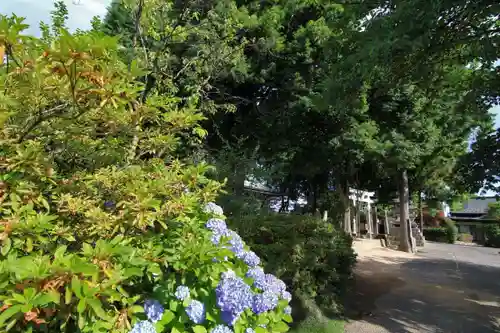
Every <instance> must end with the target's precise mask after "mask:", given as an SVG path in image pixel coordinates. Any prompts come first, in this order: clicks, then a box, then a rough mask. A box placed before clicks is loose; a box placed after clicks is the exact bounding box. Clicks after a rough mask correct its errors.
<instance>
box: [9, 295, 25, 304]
mask: <svg viewBox="0 0 500 333" xmlns="http://www.w3.org/2000/svg"><path fill="white" fill-rule="evenodd" d="M11 297H12V298H14V299H15V300H16V301H17V302H18V303H21V304H25V303H26V299H25V298H24V296H23V295H21V294H17V293H16V294H12V295H11Z"/></svg>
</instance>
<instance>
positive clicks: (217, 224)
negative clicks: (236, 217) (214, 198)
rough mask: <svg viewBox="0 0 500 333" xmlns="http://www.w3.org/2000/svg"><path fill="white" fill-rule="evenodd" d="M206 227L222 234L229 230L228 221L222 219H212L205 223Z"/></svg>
mask: <svg viewBox="0 0 500 333" xmlns="http://www.w3.org/2000/svg"><path fill="white" fill-rule="evenodd" d="M205 227H206V228H207V229H208V230H212V231H213V232H215V233H217V234H220V235H222V234H223V233H224V232H226V231H227V230H228V229H227V224H226V222H225V221H224V220H221V219H210V220H208V221H207V223H205Z"/></svg>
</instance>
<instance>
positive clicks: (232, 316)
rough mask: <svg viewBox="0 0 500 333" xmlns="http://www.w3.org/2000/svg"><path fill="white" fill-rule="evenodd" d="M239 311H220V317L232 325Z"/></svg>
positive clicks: (238, 316)
mask: <svg viewBox="0 0 500 333" xmlns="http://www.w3.org/2000/svg"><path fill="white" fill-rule="evenodd" d="M240 315H241V314H240V313H233V312H228V311H222V312H221V314H220V317H221V319H222V321H223V322H225V323H226V324H228V325H229V326H234V324H235V323H236V321H237V320H238V319H239V318H240Z"/></svg>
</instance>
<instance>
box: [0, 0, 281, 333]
mask: <svg viewBox="0 0 500 333" xmlns="http://www.w3.org/2000/svg"><path fill="white" fill-rule="evenodd" d="M60 9H64V8H62V6H61V7H60ZM59 14H62V16H64V10H60V11H59ZM54 22H55V23H57V22H59V23H58V24H59V28H57V27H55V29H53V30H54V32H53V33H51V32H50V31H49V30H45V31H44V36H43V38H41V39H37V38H33V37H28V36H25V35H23V34H22V32H23V30H24V29H25V28H27V26H26V25H24V24H23V20H22V19H20V18H18V17H15V16H13V17H1V18H0V44H1V45H2V46H3V49H4V50H6V56H7V59H6V62H5V63H3V64H2V65H1V66H0V125H1V127H0V128H1V131H0V174H1V179H0V242H1V250H0V302H1V304H2V306H1V308H0V330H1V331H12V332H129V331H130V332H133V333H145V332H174V333H182V332H195V333H203V332H207V331H210V332H213V333H227V332H238V333H243V332H245V333H248V332H284V331H287V330H288V324H287V322H290V321H291V316H290V312H291V309H290V308H289V307H288V302H289V300H290V299H291V295H290V293H288V292H287V291H286V286H285V284H284V283H283V281H281V280H279V279H277V278H276V277H274V276H273V275H271V274H264V271H263V270H262V268H260V267H259V266H258V265H259V263H260V259H259V258H258V257H257V256H256V255H255V253H253V252H251V251H249V250H248V248H247V247H246V246H245V244H244V242H243V241H242V240H241V238H240V237H239V236H238V235H237V234H236V233H235V232H234V231H231V230H229V229H227V228H226V226H225V222H224V220H223V212H222V209H221V208H220V207H218V206H216V205H215V204H211V203H209V204H207V203H208V202H209V201H212V200H213V199H214V198H215V197H216V195H217V193H218V192H219V190H220V188H221V186H222V184H221V183H218V182H216V181H213V180H210V179H208V178H207V177H206V174H207V171H208V170H209V167H208V166H207V165H206V164H204V163H198V164H196V165H193V164H186V163H183V162H181V161H180V160H178V159H176V158H174V157H175V155H174V153H175V152H177V151H179V147H180V145H181V143H186V142H191V141H193V142H195V143H196V142H199V139H200V137H203V136H204V135H205V131H204V130H202V129H201V127H200V125H199V122H200V121H201V120H202V119H203V115H202V114H201V113H200V112H199V110H198V109H197V108H196V103H191V102H189V101H184V100H182V99H180V98H178V97H176V96H174V95H168V94H166V93H163V94H158V93H156V92H151V91H149V92H148V90H147V84H144V83H142V82H141V80H137V78H140V77H143V76H144V75H147V72H146V73H145V71H144V69H143V68H142V66H140V64H138V63H137V62H135V61H132V62H130V63H129V64H127V63H124V62H123V61H122V60H121V54H120V48H119V45H118V43H117V40H116V39H115V38H111V37H105V36H103V35H102V34H101V33H99V32H97V31H93V32H79V33H77V34H74V35H72V34H70V33H68V32H67V31H66V30H64V29H62V28H63V22H64V20H59V21H58V20H54ZM163 87H164V88H168V86H166V85H164V86H163ZM171 87H172V89H173V88H174V85H172V86H171Z"/></svg>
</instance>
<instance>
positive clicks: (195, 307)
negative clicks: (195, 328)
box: [186, 300, 205, 324]
mask: <svg viewBox="0 0 500 333" xmlns="http://www.w3.org/2000/svg"><path fill="white" fill-rule="evenodd" d="M186 313H187V315H188V317H189V319H191V320H192V321H193V322H194V323H195V324H201V323H203V322H204V321H205V305H204V304H203V303H201V302H200V301H196V300H193V301H191V303H190V304H189V306H188V307H187V308H186Z"/></svg>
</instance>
